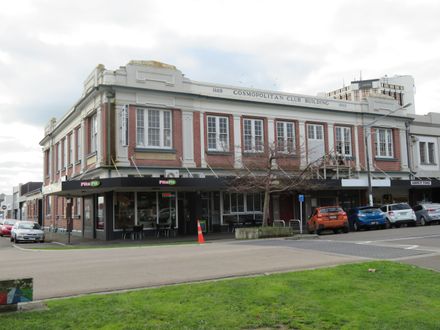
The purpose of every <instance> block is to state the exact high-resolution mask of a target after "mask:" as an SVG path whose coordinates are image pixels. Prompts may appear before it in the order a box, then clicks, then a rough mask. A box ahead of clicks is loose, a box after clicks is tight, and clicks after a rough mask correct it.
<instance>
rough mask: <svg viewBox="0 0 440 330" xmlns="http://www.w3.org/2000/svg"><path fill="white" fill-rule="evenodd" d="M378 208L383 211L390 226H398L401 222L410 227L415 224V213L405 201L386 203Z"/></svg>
mask: <svg viewBox="0 0 440 330" xmlns="http://www.w3.org/2000/svg"><path fill="white" fill-rule="evenodd" d="M380 209H381V210H382V212H385V215H386V217H387V220H388V226H390V227H393V226H394V227H396V228H399V227H400V226H401V225H402V224H407V226H411V227H413V226H415V225H416V214H415V213H414V211H413V209H412V208H411V206H409V205H408V204H407V203H394V204H387V205H383V206H382V207H381V208H380Z"/></svg>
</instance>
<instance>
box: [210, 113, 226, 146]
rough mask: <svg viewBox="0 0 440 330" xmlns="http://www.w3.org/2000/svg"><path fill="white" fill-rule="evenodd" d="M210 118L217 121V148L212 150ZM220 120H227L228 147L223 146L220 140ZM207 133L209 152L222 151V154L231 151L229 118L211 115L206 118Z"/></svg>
mask: <svg viewBox="0 0 440 330" xmlns="http://www.w3.org/2000/svg"><path fill="white" fill-rule="evenodd" d="M209 118H214V119H215V139H216V146H215V148H210V147H209V134H210V132H209ZM220 119H225V120H226V135H227V136H226V141H227V143H226V145H222V143H221V140H220ZM206 132H207V135H206V137H207V141H206V142H207V143H206V144H207V148H208V151H221V152H228V151H229V118H228V117H225V116H212V115H209V116H207V117H206Z"/></svg>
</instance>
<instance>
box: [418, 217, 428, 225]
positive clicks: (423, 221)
mask: <svg viewBox="0 0 440 330" xmlns="http://www.w3.org/2000/svg"><path fill="white" fill-rule="evenodd" d="M420 224H421V225H422V226H428V225H429V222H428V221H426V219H425V217H421V218H420Z"/></svg>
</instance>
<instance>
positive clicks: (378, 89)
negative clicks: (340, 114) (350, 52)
mask: <svg viewBox="0 0 440 330" xmlns="http://www.w3.org/2000/svg"><path fill="white" fill-rule="evenodd" d="M414 93H415V86H414V78H413V77H412V76H408V75H395V76H390V77H388V76H384V77H381V78H376V79H368V80H362V79H360V80H355V81H352V82H351V83H350V85H348V86H343V87H342V88H339V89H335V90H333V91H331V92H327V93H325V95H326V96H327V97H330V98H334V99H339V100H347V101H362V100H366V98H367V97H370V96H376V95H383V96H388V97H390V98H392V99H394V100H396V101H397V102H398V103H399V105H400V106H403V105H406V104H410V106H408V109H407V111H408V113H411V114H415V103H414Z"/></svg>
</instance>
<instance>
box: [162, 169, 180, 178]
mask: <svg viewBox="0 0 440 330" xmlns="http://www.w3.org/2000/svg"><path fill="white" fill-rule="evenodd" d="M165 177H166V178H178V177H179V170H165Z"/></svg>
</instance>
